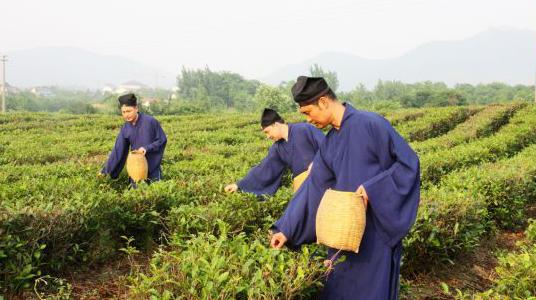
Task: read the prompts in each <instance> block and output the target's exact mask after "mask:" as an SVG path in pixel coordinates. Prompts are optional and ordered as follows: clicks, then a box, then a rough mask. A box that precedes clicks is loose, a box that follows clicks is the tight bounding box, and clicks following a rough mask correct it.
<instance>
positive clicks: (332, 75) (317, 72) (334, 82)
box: [309, 64, 339, 92]
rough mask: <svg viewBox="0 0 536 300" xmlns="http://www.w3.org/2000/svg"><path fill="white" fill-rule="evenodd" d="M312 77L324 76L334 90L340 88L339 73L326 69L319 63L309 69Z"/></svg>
mask: <svg viewBox="0 0 536 300" xmlns="http://www.w3.org/2000/svg"><path fill="white" fill-rule="evenodd" d="M309 73H311V76H312V77H324V79H325V80H326V81H327V83H328V85H329V87H330V88H331V90H332V91H334V92H336V91H337V90H338V89H339V79H338V78H337V73H336V72H333V71H325V70H324V69H322V67H320V66H319V65H318V64H314V65H313V66H311V68H310V69H309Z"/></svg>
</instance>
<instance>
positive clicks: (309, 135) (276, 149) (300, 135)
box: [237, 123, 324, 196]
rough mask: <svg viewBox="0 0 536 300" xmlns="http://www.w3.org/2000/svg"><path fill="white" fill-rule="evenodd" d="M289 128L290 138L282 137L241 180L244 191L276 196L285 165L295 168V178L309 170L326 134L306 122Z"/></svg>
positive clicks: (240, 184)
mask: <svg viewBox="0 0 536 300" xmlns="http://www.w3.org/2000/svg"><path fill="white" fill-rule="evenodd" d="M288 127H289V132H288V141H285V140H279V141H277V142H275V143H274V144H273V145H272V146H271V147H270V150H269V151H268V155H267V156H266V157H265V158H264V159H263V160H262V161H261V162H260V164H258V165H257V166H255V167H253V168H252V169H251V170H250V171H249V173H248V174H247V175H246V177H244V178H243V179H242V180H240V181H239V182H238V184H237V185H238V188H239V189H240V190H241V191H244V192H248V193H253V194H256V195H257V196H261V195H273V194H275V192H276V191H277V190H278V189H279V186H280V185H281V178H282V177H283V173H284V171H285V169H286V168H289V169H290V170H291V171H292V177H293V178H294V177H296V176H297V175H299V174H300V173H302V172H304V171H306V170H307V168H308V167H309V164H310V163H311V162H312V161H313V158H314V156H315V154H316V152H317V151H318V148H319V147H320V144H321V143H322V142H323V141H324V134H323V133H322V131H320V130H319V129H317V128H316V127H314V126H312V125H310V124H307V123H296V124H288Z"/></svg>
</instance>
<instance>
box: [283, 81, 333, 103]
mask: <svg viewBox="0 0 536 300" xmlns="http://www.w3.org/2000/svg"><path fill="white" fill-rule="evenodd" d="M329 91H330V88H329V85H328V83H327V82H326V80H324V78H322V77H307V76H300V77H298V79H297V80H296V83H295V84H294V85H293V86H292V97H294V101H295V102H296V103H298V104H299V105H300V106H303V105H307V104H309V103H310V102H313V101H315V100H317V99H318V98H320V97H322V96H324V95H325V94H327V93H328V92H329Z"/></svg>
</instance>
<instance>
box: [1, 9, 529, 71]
mask: <svg viewBox="0 0 536 300" xmlns="http://www.w3.org/2000/svg"><path fill="white" fill-rule="evenodd" d="M490 28H516V29H529V30H536V1H534V0H509V1H496V0H361V1H359V0H354V1H351V0H330V1H326V0H325V1H318V0H307V1H306V0H297V1H290V0H287V1H282V0H272V1H262V2H261V1H255V0H249V1H246V0H228V1H211V0H196V1H178V0H176V1H159V0H153V1H138V0H129V1H124V0H106V1H104V0H92V1H76V0H47V1H42V0H40V1H38V0H32V1H29V0H16V1H14V0H2V2H0V53H2V52H10V51H15V50H20V49H27V48H34V47H44V46H45V47H46V46H71V47H79V48H83V49H85V50H89V51H93V52H97V53H100V54H113V55H120V56H123V57H127V58H130V59H133V60H136V61H139V62H141V63H144V64H146V65H148V66H153V67H157V68H160V69H162V70H166V71H169V72H174V73H177V71H178V70H179V69H180V68H181V66H185V67H188V68H198V67H204V66H206V65H208V66H210V67H211V69H214V70H229V71H234V72H238V73H241V74H243V75H245V76H246V77H251V78H254V77H262V76H264V75H267V73H269V72H270V71H273V70H274V69H275V68H277V67H280V66H284V65H287V64H292V63H297V62H300V61H303V60H305V59H307V58H310V57H313V56H315V55H318V54H320V53H322V52H326V51H336V52H347V53H352V54H356V55H359V56H363V57H366V58H389V57H396V56H398V55H402V54H403V53H405V52H407V51H409V50H411V49H413V48H415V47H417V46H419V45H421V44H423V43H426V42H430V41H443V40H460V39H464V38H467V37H470V36H472V35H475V34H477V33H478V32H481V31H484V30H487V29H490Z"/></svg>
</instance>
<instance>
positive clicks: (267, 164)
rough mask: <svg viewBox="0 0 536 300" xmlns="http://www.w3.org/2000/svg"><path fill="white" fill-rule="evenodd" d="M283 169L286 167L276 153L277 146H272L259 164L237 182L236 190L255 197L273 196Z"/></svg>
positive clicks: (279, 183) (279, 182)
mask: <svg viewBox="0 0 536 300" xmlns="http://www.w3.org/2000/svg"><path fill="white" fill-rule="evenodd" d="M285 168H286V165H285V163H284V162H283V160H282V159H281V157H280V156H279V153H278V152H277V145H276V144H274V145H272V146H271V147H270V150H268V155H267V156H266V157H265V158H264V159H263V160H262V161H261V162H260V164H258V165H257V166H255V167H253V168H252V169H251V170H250V171H249V173H248V174H247V175H246V177H244V178H243V179H242V180H240V181H239V182H238V184H237V185H238V188H239V189H240V190H241V191H244V192H248V193H253V194H256V195H273V194H275V192H276V191H277V189H279V186H280V185H281V179H282V177H283V172H284V171H285Z"/></svg>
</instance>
